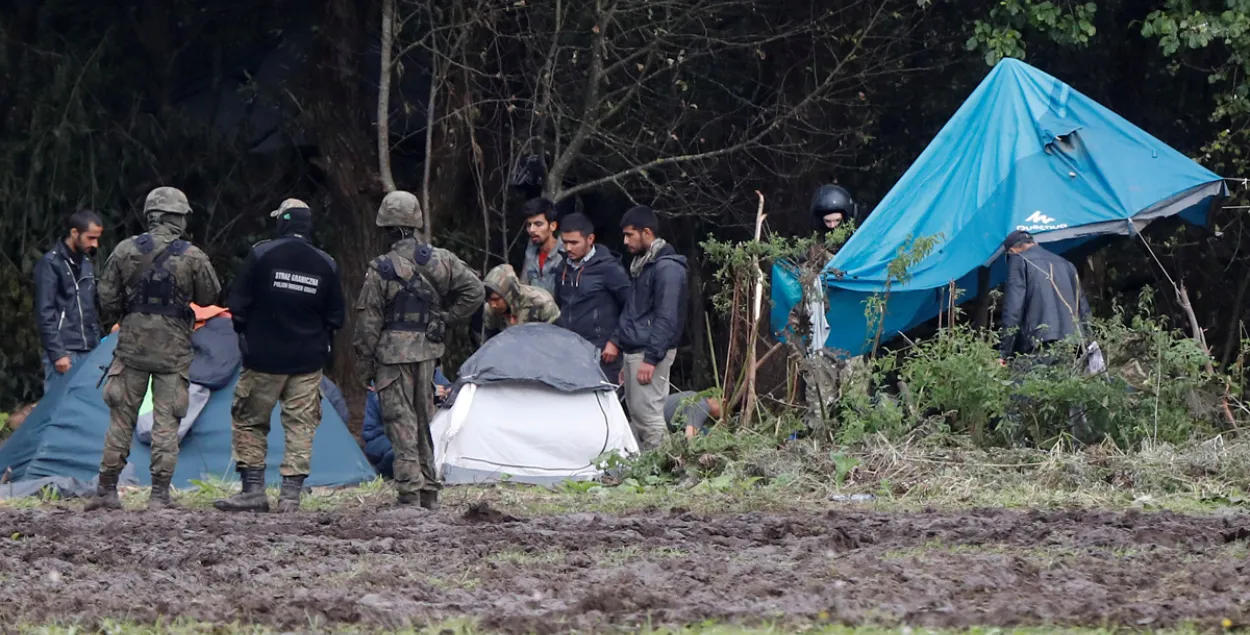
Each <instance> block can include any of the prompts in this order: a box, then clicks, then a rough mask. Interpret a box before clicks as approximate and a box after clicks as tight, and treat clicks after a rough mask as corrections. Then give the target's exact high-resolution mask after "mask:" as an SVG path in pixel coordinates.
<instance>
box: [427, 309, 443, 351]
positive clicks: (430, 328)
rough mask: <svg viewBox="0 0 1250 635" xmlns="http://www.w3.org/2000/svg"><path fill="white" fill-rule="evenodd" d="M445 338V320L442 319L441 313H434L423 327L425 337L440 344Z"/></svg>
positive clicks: (433, 342)
mask: <svg viewBox="0 0 1250 635" xmlns="http://www.w3.org/2000/svg"><path fill="white" fill-rule="evenodd" d="M446 338H447V322H446V320H444V319H443V314H441V313H435V314H434V315H433V316H431V317H430V323H429V324H428V325H426V327H425V339H426V340H427V341H429V342H430V343H432V344H442V343H443V340H444V339H446Z"/></svg>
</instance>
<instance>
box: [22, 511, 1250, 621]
mask: <svg viewBox="0 0 1250 635" xmlns="http://www.w3.org/2000/svg"><path fill="white" fill-rule="evenodd" d="M1248 541H1250V519H1247V518H1246V517H1244V516H1239V517H1223V518H1217V517H1208V518H1200V517H1186V516H1180V515H1175V514H1170V513H1132V512H1130V513H1109V512H1097V511H1090V512H1085V511H1071V512H1070V511H1065V512H1033V513H1018V512H1006V511H999V510H991V511H974V512H967V513H959V514H948V513H936V512H935V513H916V514H896V513H873V512H862V511H850V510H847V511H839V510H833V511H827V512H821V513H806V514H804V513H796V514H793V515H785V516H779V515H764V514H746V515H732V516H723V517H711V518H704V517H697V516H694V515H692V514H689V513H685V512H682V511H680V510H677V511H674V512H669V513H655V514H649V515H638V516H629V517H620V518H618V517H609V516H602V515H598V514H589V513H588V514H575V515H568V516H558V517H542V518H531V519H516V518H512V517H508V516H506V515H504V514H501V513H499V512H497V511H494V510H492V509H489V508H473V509H469V510H466V509H464V508H461V509H448V510H445V511H443V512H439V513H435V514H429V513H425V512H421V511H419V510H414V511H408V510H382V511H377V512H367V513H362V512H359V511H352V512H341V513H302V514H299V515H290V516H278V515H265V516H227V515H224V514H221V513H217V512H214V511H212V510H206V511H195V512H160V513H156V514H152V513H144V512H115V513H105V514H102V515H94V516H83V515H81V514H79V513H76V512H74V511H70V510H11V511H0V593H2V594H3V595H2V596H0V624H6V625H10V626H11V625H14V624H28V625H31V624H47V623H53V622H55V623H62V624H64V623H69V622H83V623H86V624H91V623H94V622H96V621H97V620H100V619H104V618H111V619H124V620H131V621H138V622H151V621H155V620H157V619H158V618H159V616H182V617H184V618H189V619H194V620H199V621H207V622H216V623H254V624H263V625H268V626H272V627H275V628H279V629H308V628H310V627H311V628H325V629H333V628H334V627H335V626H336V625H342V624H345V623H350V624H356V625H361V626H362V627H364V628H374V627H398V626H402V625H405V624H408V623H416V624H425V623H427V622H429V621H431V620H442V619H447V618H453V617H459V616H474V617H477V618H479V619H480V621H481V625H482V626H483V627H485V628H487V629H490V630H499V631H505V632H518V633H519V632H556V631H564V630H567V629H569V628H577V629H581V630H614V629H618V628H629V627H636V626H638V625H641V624H646V623H648V621H649V623H651V624H653V625H659V624H689V623H694V622H701V621H703V620H708V619H714V620H718V621H727V622H742V623H760V622H778V621H780V622H782V623H787V624H795V625H798V624H801V623H808V622H814V621H820V620H824V619H829V620H833V621H835V622H844V623H851V624H859V623H877V624H899V623H905V624H909V625H915V626H956V627H957V626H968V625H1003V626H1008V625H1029V624H1038V625H1041V624H1063V625H1091V626H1096V625H1108V624H1112V625H1126V626H1131V627H1138V628H1140V627H1151V628H1154V627H1162V626H1170V625H1178V624H1182V623H1185V622H1190V621H1196V622H1197V623H1198V624H1201V625H1212V626H1214V625H1218V624H1219V623H1220V622H1221V620H1223V619H1225V618H1228V619H1231V620H1233V622H1234V623H1237V624H1245V623H1246V621H1247V620H1250V565H1248V564H1247V557H1246V556H1247V553H1248V551H1250V550H1248V549H1247V542H1248Z"/></svg>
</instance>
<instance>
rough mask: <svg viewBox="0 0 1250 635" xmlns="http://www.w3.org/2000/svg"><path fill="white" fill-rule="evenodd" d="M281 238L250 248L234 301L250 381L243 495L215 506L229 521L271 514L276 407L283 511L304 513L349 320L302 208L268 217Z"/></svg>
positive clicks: (241, 437)
mask: <svg viewBox="0 0 1250 635" xmlns="http://www.w3.org/2000/svg"><path fill="white" fill-rule="evenodd" d="M270 215H271V216H273V217H276V218H277V219H278V238H276V239H274V240H267V241H264V242H261V243H259V244H257V245H256V246H255V247H253V248H252V253H251V254H249V255H248V258H247V260H246V261H245V262H244V263H243V269H242V270H241V271H240V272H239V277H238V279H237V280H235V282H234V285H233V286H232V288H231V293H230V302H229V307H230V314H231V316H232V317H233V321H234V330H235V332H236V333H238V334H239V351H240V352H241V353H242V354H243V374H242V375H241V376H240V377H239V382H238V384H236V385H235V388H234V405H233V407H232V408H231V409H230V410H231V413H232V414H233V415H234V416H233V430H234V434H233V440H234V460H235V464H236V466H237V469H238V471H239V477H240V480H241V481H242V482H243V491H241V492H240V493H239V494H237V495H235V496H232V497H230V498H225V499H222V500H218V501H216V502H214V503H213V506H214V507H216V508H217V509H220V510H222V511H227V512H267V511H269V498H268V497H267V496H266V495H265V458H266V454H267V453H268V445H269V444H268V440H269V420H270V415H271V414H272V413H273V407H274V405H275V404H277V403H281V404H282V430H283V432H284V433H285V438H286V442H285V444H284V446H283V456H282V465H281V468H280V470H279V472H280V473H281V475H282V490H281V493H279V495H278V511H279V512H296V511H299V503H300V494H301V492H302V491H303V488H304V479H305V478H307V477H308V473H309V471H310V465H311V461H312V442H313V435H314V434H316V432H317V426H319V425H320V424H321V392H322V390H321V380H322V367H323V366H324V365H325V360H326V359H327V357H328V356H329V355H330V343H331V342H332V341H333V340H334V333H335V332H336V331H338V330H339V329H340V328H342V327H343V320H344V319H345V317H346V316H345V315H344V307H343V289H342V287H341V286H340V285H339V268H338V264H337V263H335V262H334V259H333V258H331V257H330V255H329V254H327V253H325V252H324V251H321V250H320V249H317V248H316V247H314V246H313V244H312V243H311V242H310V240H309V239H310V238H311V237H312V236H311V234H312V211H311V210H310V209H309V208H308V204H306V203H304V202H303V201H301V200H299V199H294V198H289V199H287V200H285V201H282V204H281V205H280V206H279V207H278V209H277V210H275V211H274V212H272V213H271V214H270Z"/></svg>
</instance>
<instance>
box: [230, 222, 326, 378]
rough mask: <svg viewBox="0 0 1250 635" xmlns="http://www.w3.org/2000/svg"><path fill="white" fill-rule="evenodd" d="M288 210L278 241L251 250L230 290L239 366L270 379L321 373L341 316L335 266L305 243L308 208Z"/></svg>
mask: <svg viewBox="0 0 1250 635" xmlns="http://www.w3.org/2000/svg"><path fill="white" fill-rule="evenodd" d="M291 212H292V214H291V216H292V218H291V219H290V220H288V221H286V222H284V223H283V224H282V225H281V226H280V229H279V231H280V232H281V234H280V235H279V237H278V238H276V239H274V240H267V241H264V242H261V243H257V244H256V246H254V247H252V253H251V254H249V255H248V257H247V260H246V261H245V262H244V263H243V269H242V270H241V271H240V272H239V277H238V278H237V279H236V280H235V282H234V285H233V286H232V287H231V289H230V302H229V306H230V312H231V313H232V314H233V317H234V330H235V332H237V333H238V334H239V335H240V338H239V349H240V351H241V352H242V353H243V367H244V368H248V369H251V370H254V371H257V372H261V373H268V374H272V375H300V374H306V373H311V372H314V371H318V370H321V368H322V367H323V366H324V365H325V361H326V359H327V357H328V356H329V353H330V342H331V340H332V339H333V337H334V332H335V331H337V330H338V329H340V328H343V321H344V319H345V317H346V315H345V308H344V304H343V288H342V286H341V284H340V283H339V271H338V265H337V264H336V263H335V262H334V259H333V258H331V257H330V256H329V254H326V253H325V252H324V251H321V250H320V249H317V248H316V247H314V246H313V245H312V243H310V242H308V234H309V233H310V232H311V229H312V219H311V214H310V213H309V212H308V210H307V209H298V210H291Z"/></svg>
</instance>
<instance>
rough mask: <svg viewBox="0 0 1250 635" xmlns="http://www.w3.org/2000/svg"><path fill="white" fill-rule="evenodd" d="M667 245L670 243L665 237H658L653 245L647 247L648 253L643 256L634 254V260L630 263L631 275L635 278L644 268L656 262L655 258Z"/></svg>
mask: <svg viewBox="0 0 1250 635" xmlns="http://www.w3.org/2000/svg"><path fill="white" fill-rule="evenodd" d="M667 246H668V243H667V242H665V241H664V239H663V238H656V239H655V240H654V241H653V242H652V243H651V247H650V248H648V249H647V253H645V254H642V255H641V256H634V260H633V261H632V262H630V263H629V275H630V276H631V277H634V278H637V277H638V276H640V275H642V268H643V267H645V266H647V265H648V264H650V263H652V262H655V259H656V258H657V257H658V256H659V255H660V250H661V249H664V248H665V247H667Z"/></svg>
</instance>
